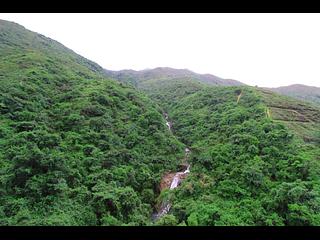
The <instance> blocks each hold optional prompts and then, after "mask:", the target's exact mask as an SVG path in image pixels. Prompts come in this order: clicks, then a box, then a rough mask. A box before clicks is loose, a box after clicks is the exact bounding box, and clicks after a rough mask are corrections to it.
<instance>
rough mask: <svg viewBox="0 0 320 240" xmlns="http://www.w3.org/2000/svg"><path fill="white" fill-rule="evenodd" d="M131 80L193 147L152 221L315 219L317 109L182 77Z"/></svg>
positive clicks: (250, 90)
mask: <svg viewBox="0 0 320 240" xmlns="http://www.w3.org/2000/svg"><path fill="white" fill-rule="evenodd" d="M132 81H133V82H134V81H136V79H135V78H132ZM138 81H139V80H138ZM149 86H151V85H149ZM136 87H137V88H138V89H141V90H143V91H145V92H146V93H147V94H148V95H149V96H150V98H151V99H153V100H154V101H155V102H157V103H158V104H159V106H161V107H162V108H163V109H165V110H166V112H167V113H168V115H169V118H170V120H171V121H172V131H173V133H174V134H175V135H176V136H177V137H178V139H179V140H180V141H181V142H183V143H184V144H186V145H187V146H188V147H189V148H190V149H191V150H192V154H191V160H190V163H191V172H190V174H189V176H188V177H187V178H186V179H185V180H184V182H183V183H182V184H181V186H180V187H179V188H177V189H175V190H173V191H170V192H169V191H167V190H163V192H162V193H161V194H160V197H162V198H163V199H170V201H171V202H172V207H171V210H170V212H169V214H168V215H165V216H164V217H162V218H161V219H160V220H159V223H158V224H165V225H177V224H179V225H187V226H198V225H205V226H207V225H209V226H216V225H230V226H234V225H241V226H243V225H259V226H261V225H262V226H270V225H272V226H273V225H319V224H320V221H319V220H320V218H319V217H320V215H319V214H320V208H319V207H320V205H319V204H318V203H316V202H317V201H318V200H319V196H320V195H319V194H320V192H319V191H318V190H317V189H319V186H320V178H319V177H318V173H319V170H320V165H319V160H320V159H319V154H320V151H319V143H320V132H319V129H320V128H319V126H320V118H319V116H320V109H319V108H317V107H315V106H314V105H311V104H308V103H306V102H303V101H299V100H296V99H294V98H290V97H285V96H282V95H279V94H276V93H273V92H270V91H266V90H263V89H258V88H253V87H247V86H232V87H225V86H215V87H212V86H210V85H209V84H206V83H201V82H196V81H194V80H193V79H188V78H181V79H173V80H171V81H168V80H165V81H163V80H162V79H155V80H153V84H152V87H148V88H145V87H143V86H141V85H139V84H138V85H137V86H136Z"/></svg>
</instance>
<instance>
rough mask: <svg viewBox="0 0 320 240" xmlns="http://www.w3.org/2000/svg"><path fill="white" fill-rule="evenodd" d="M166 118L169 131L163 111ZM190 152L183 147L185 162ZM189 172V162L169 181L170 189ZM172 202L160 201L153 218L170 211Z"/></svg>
mask: <svg viewBox="0 0 320 240" xmlns="http://www.w3.org/2000/svg"><path fill="white" fill-rule="evenodd" d="M164 116H165V119H166V125H167V126H168V128H169V130H170V131H171V127H172V123H171V122H170V121H169V116H168V114H167V113H164ZM190 153H191V151H190V149H189V148H185V158H184V160H185V161H186V162H187V159H188V156H189V154H190ZM188 173H190V164H188V165H187V169H186V170H185V171H183V172H177V173H176V174H175V175H174V177H173V179H172V182H171V185H170V190H172V189H174V188H176V187H178V186H179V184H180V183H181V181H182V179H181V178H182V177H183V176H185V175H186V174H188ZM171 206H172V204H171V203H170V202H169V201H165V202H163V203H162V205H161V208H160V211H159V212H158V213H155V214H153V217H152V218H153V220H157V219H158V218H160V217H162V216H163V215H165V214H167V213H168V212H169V211H170V208H171Z"/></svg>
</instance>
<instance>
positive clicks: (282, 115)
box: [259, 89, 320, 142]
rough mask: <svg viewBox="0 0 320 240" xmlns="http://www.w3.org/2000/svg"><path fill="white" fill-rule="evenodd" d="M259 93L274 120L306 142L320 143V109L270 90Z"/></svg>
mask: <svg viewBox="0 0 320 240" xmlns="http://www.w3.org/2000/svg"><path fill="white" fill-rule="evenodd" d="M259 93H260V94H261V97H262V99H263V101H264V102H265V104H266V105H267V107H268V114H269V116H270V117H271V118H272V119H273V120H275V121H278V122H282V123H284V124H285V125H287V126H288V127H289V128H290V129H292V130H293V131H294V132H295V133H296V134H298V135H299V136H300V137H302V138H303V139H304V141H306V142H320V107H318V106H316V105H313V104H311V103H308V102H304V101H301V100H296V99H294V98H291V97H285V96H282V95H279V94H276V93H273V92H271V91H269V90H262V89H260V90H259Z"/></svg>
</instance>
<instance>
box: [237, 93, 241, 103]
mask: <svg viewBox="0 0 320 240" xmlns="http://www.w3.org/2000/svg"><path fill="white" fill-rule="evenodd" d="M241 97H242V90H241V92H240V94H239V95H238V99H237V104H238V103H239V101H240V98H241Z"/></svg>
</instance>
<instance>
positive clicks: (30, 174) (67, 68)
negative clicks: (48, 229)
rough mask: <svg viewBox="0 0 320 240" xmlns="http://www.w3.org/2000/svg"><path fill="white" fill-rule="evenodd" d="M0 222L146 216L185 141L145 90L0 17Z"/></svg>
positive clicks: (96, 221)
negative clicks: (160, 181)
mask: <svg viewBox="0 0 320 240" xmlns="http://www.w3.org/2000/svg"><path fill="white" fill-rule="evenodd" d="M0 59H1V61H0V81H1V84H0V93H1V94H0V112H1V114H0V122H1V125H0V171H1V174H0V206H1V209H0V223H1V225H123V224H128V225H147V224H148V223H149V222H151V219H150V216H151V213H152V209H153V204H154V201H155V196H156V195H157V194H158V193H157V190H156V187H155V186H156V184H157V183H158V182H157V180H158V179H160V176H161V175H162V173H163V172H165V171H168V170H171V169H175V168H176V166H177V165H178V163H179V162H178V161H179V158H180V156H183V144H181V143H180V142H179V141H177V140H176V138H175V137H174V136H173V135H172V134H171V133H170V132H169V131H168V129H167V127H166V125H165V120H164V119H163V116H162V113H161V112H160V109H159V107H158V106H157V105H155V104H154V103H152V102H151V101H150V99H148V98H147V97H146V96H145V95H144V94H143V93H139V92H138V91H136V90H134V89H133V88H132V87H128V86H123V85H122V84H119V83H118V82H116V81H114V80H112V79H110V78H106V77H105V75H104V70H103V69H102V68H101V67H100V66H98V65H97V64H95V63H93V62H91V61H89V60H87V59H85V58H83V57H81V56H79V55H77V54H75V53H74V52H73V51H71V50H70V49H67V48H66V47H64V46H63V45H61V44H60V43H58V42H56V41H54V40H51V39H49V38H46V37H44V36H42V35H39V34H36V33H33V32H30V31H28V30H26V29H24V28H23V27H22V26H19V25H17V24H14V23H9V22H6V21H2V20H0Z"/></svg>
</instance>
